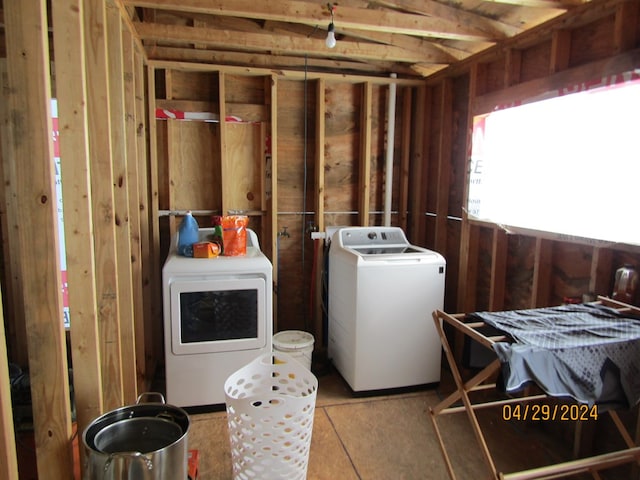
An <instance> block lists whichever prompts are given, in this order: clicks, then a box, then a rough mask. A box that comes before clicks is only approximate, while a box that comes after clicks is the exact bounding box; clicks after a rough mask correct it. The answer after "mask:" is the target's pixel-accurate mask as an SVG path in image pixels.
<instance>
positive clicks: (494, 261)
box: [489, 227, 508, 311]
mask: <svg viewBox="0 0 640 480" xmlns="http://www.w3.org/2000/svg"><path fill="white" fill-rule="evenodd" d="M507 247H508V241H507V234H506V233H505V231H504V230H502V229H501V228H498V227H496V228H494V229H493V239H492V242H491V280H490V282H491V283H490V285H489V310H491V311H498V310H502V309H503V307H504V292H505V284H506V273H507V256H508V255H507Z"/></svg>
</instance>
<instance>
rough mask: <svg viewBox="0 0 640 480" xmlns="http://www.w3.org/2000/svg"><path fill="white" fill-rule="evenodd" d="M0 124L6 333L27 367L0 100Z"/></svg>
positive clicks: (0, 72) (2, 70)
mask: <svg viewBox="0 0 640 480" xmlns="http://www.w3.org/2000/svg"><path fill="white" fill-rule="evenodd" d="M0 88H1V89H2V91H3V92H8V91H9V80H8V73H7V59H6V58H0ZM0 127H1V128H2V132H0V135H2V136H4V138H5V141H4V143H2V145H0V147H1V148H2V177H1V179H2V185H0V189H1V191H2V199H3V200H4V202H3V207H2V215H0V221H1V222H2V242H3V243H2V244H3V246H4V247H3V249H2V254H3V259H4V269H5V271H4V279H5V282H6V283H5V285H3V289H4V290H3V291H4V293H5V295H4V310H5V315H6V316H7V322H6V323H5V325H6V329H7V331H6V336H7V342H8V348H9V356H10V358H11V361H13V362H14V363H17V364H18V365H20V366H24V367H26V366H27V365H28V364H29V356H28V352H29V349H28V347H27V331H26V322H25V319H24V295H23V293H22V291H23V286H22V276H21V275H20V255H19V254H18V249H19V248H20V242H19V240H18V230H17V228H16V227H15V226H16V225H17V224H18V218H19V216H20V212H19V210H18V205H17V199H18V192H17V191H16V184H15V181H14V180H13V179H14V178H15V175H16V174H15V165H16V163H15V160H14V159H13V152H12V151H11V149H10V148H9V142H8V141H7V140H6V139H8V138H11V137H12V134H11V131H10V129H11V122H10V121H9V109H8V105H7V102H6V101H4V99H3V101H1V102H0Z"/></svg>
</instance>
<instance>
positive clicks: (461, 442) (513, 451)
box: [189, 364, 591, 480]
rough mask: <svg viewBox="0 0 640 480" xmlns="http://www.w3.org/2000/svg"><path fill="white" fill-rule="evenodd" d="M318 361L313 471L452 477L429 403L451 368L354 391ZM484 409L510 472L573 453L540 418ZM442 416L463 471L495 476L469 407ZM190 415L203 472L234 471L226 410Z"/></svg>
mask: <svg viewBox="0 0 640 480" xmlns="http://www.w3.org/2000/svg"><path fill="white" fill-rule="evenodd" d="M315 367H316V366H315V364H314V373H316V376H317V378H318V381H319V388H318V395H317V399H316V408H315V417H314V425H313V436H312V441H311V451H310V454H309V461H308V476H307V478H308V479H310V480H319V479H327V480H336V479H340V480H350V479H360V480H386V479H389V480H399V479H446V478H448V477H447V471H446V468H445V464H444V461H443V459H442V456H441V452H440V449H439V446H438V443H437V439H436V436H435V433H434V430H433V426H432V424H431V422H430V420H429V417H428V408H429V406H432V405H435V404H437V403H438V402H439V401H440V399H441V398H443V397H444V396H446V395H447V394H449V393H450V392H451V391H452V390H453V388H452V383H451V380H450V378H447V372H446V371H445V372H444V374H443V381H442V382H441V383H440V384H439V385H437V386H434V387H431V388H421V389H417V390H414V391H409V392H406V391H405V392H401V393H393V394H385V395H377V396H355V395H354V394H353V393H352V392H351V390H350V389H349V387H348V385H347V384H346V382H345V381H344V380H343V379H342V377H341V376H340V375H339V374H338V373H337V372H336V371H335V370H333V369H331V368H330V367H326V368H325V372H324V373H317V372H316V371H315V370H316V368H315ZM491 410H497V409H491ZM190 413H191V412H190ZM478 416H479V421H480V423H481V425H482V426H483V428H484V429H485V434H486V435H487V443H488V446H489V448H490V450H491V451H492V453H493V455H494V460H495V462H496V465H497V467H498V469H499V470H501V471H503V472H512V471H519V470H522V469H525V468H533V467H536V466H540V465H546V464H549V463H554V462H556V461H559V460H560V459H561V458H564V459H568V456H570V454H571V452H570V449H571V441H567V439H566V438H561V437H562V435H560V436H558V435H550V434H549V433H548V432H544V431H542V430H540V429H539V428H537V427H536V426H534V427H530V426H527V425H518V424H517V423H510V422H504V421H503V420H502V418H501V413H500V412H499V411H498V412H496V413H490V412H489V411H488V410H481V411H479V414H478ZM440 418H442V420H439V423H438V424H439V425H440V426H441V429H442V430H443V436H444V437H445V442H446V443H447V445H448V447H449V448H450V449H451V452H452V455H451V456H452V463H453V467H454V470H455V471H456V474H457V475H458V478H459V479H462V480H467V479H474V480H475V479H482V478H490V477H489V473H488V470H487V469H486V467H485V465H484V463H483V460H482V458H481V456H480V453H479V451H478V449H477V447H476V445H477V444H476V443H475V438H474V436H473V432H472V430H471V428H470V427H469V426H468V422H467V418H466V415H465V414H464V413H462V414H455V415H447V416H446V417H440ZM191 419H192V423H191V430H190V432H189V448H194V449H198V450H199V452H200V463H199V467H200V468H199V477H198V478H199V480H228V479H231V478H232V466H231V453H230V449H229V440H228V430H227V418H226V413H225V412H224V411H216V412H210V413H193V414H192V415H191ZM569 435H570V433H569ZM574 478H591V477H590V476H588V477H574Z"/></svg>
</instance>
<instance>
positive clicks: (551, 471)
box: [429, 297, 640, 480]
mask: <svg viewBox="0 0 640 480" xmlns="http://www.w3.org/2000/svg"><path fill="white" fill-rule="evenodd" d="M598 302H599V303H601V304H603V305H606V306H609V307H613V308H615V309H617V310H619V311H628V312H633V313H634V314H640V308H637V307H634V306H631V305H627V304H624V303H620V302H617V301H615V300H611V299H609V298H607V297H598ZM465 317H466V315H465V314H448V313H445V312H443V311H440V310H436V311H435V312H433V319H434V321H435V324H436V329H437V330H438V334H439V335H440V339H441V341H442V346H443V349H444V353H445V356H446V358H447V362H448V363H449V367H450V368H451V373H452V375H453V379H454V380H455V383H456V390H455V391H454V392H453V393H451V394H450V395H449V396H448V397H447V398H445V399H444V400H442V401H441V402H440V403H439V404H438V405H436V406H435V407H431V408H430V409H429V417H430V418H431V422H432V423H433V428H434V430H435V432H436V435H437V437H438V442H439V444H440V449H441V451H442V455H443V457H444V461H445V463H446V468H447V471H448V472H449V476H450V478H451V479H452V480H455V479H456V475H455V473H454V470H453V465H452V463H451V459H450V458H449V455H448V453H447V448H446V446H445V444H444V441H443V438H442V434H441V432H440V428H439V427H438V422H437V417H439V416H440V415H445V414H451V413H459V412H463V411H464V412H466V413H467V416H468V417H469V422H470V424H471V427H472V429H473V433H474V435H475V438H476V440H477V442H478V444H479V446H480V451H481V453H482V457H483V459H484V462H485V464H486V466H487V468H488V469H489V471H490V472H491V475H492V476H491V478H494V479H512V480H516V479H517V480H528V479H551V478H564V477H567V476H571V475H577V474H579V473H591V475H592V476H593V478H595V479H600V478H601V477H600V475H599V474H598V471H600V470H604V469H607V468H612V467H615V466H618V465H622V464H626V463H631V462H636V463H637V465H640V415H639V416H638V421H637V425H636V432H635V439H634V438H632V436H631V434H630V433H629V431H628V430H627V428H626V427H625V425H624V424H623V422H622V421H621V420H620V417H619V416H618V414H617V413H616V412H615V411H614V410H609V411H607V413H608V414H609V416H610V417H611V419H612V420H613V422H614V424H615V426H616V428H617V430H618V431H619V432H620V435H621V436H622V438H623V441H624V443H625V444H626V448H624V449H622V450H618V451H615V452H610V453H605V454H600V455H595V456H590V457H585V458H581V459H576V460H571V461H566V462H562V463H556V464H552V465H547V466H542V467H539V468H533V469H529V470H522V471H519V472H513V473H502V472H499V471H498V469H497V468H496V465H495V463H494V461H493V458H492V456H491V452H490V451H489V448H488V446H487V442H486V441H485V438H484V435H483V434H482V430H481V427H480V424H479V423H478V419H477V417H476V414H475V410H478V409H482V408H489V407H496V406H502V405H506V404H514V403H516V404H517V403H522V404H526V402H532V401H536V400H542V399H545V398H548V397H549V396H548V395H546V394H526V393H525V394H524V395H523V396H518V397H510V398H505V399H502V400H496V401H487V402H476V403H473V402H472V401H471V398H470V395H469V394H470V393H471V392H478V391H482V390H485V391H486V390H488V389H494V388H495V387H496V385H495V383H486V382H488V381H490V380H491V379H492V378H495V375H496V374H497V373H498V371H499V370H500V361H499V359H498V358H497V357H496V359H495V360H494V361H492V362H491V363H490V364H489V365H487V366H486V367H484V368H483V369H482V370H481V371H480V372H478V373H477V374H476V375H474V376H473V377H472V378H470V379H469V380H467V381H464V380H463V378H462V375H461V374H460V370H459V369H458V366H457V364H456V360H455V357H454V355H453V351H452V349H451V346H450V344H449V341H448V340H447V337H446V335H445V332H444V328H443V324H444V323H447V324H449V325H451V326H452V327H453V328H455V331H456V332H460V333H462V334H463V335H467V336H469V337H470V338H472V339H473V340H476V341H477V342H478V343H480V344H481V345H483V346H484V347H486V348H488V349H489V350H491V351H493V347H492V345H493V344H494V343H495V342H499V341H506V340H507V337H504V336H496V337H491V336H486V335H484V334H482V333H480V332H479V331H478V329H479V328H482V327H484V326H486V324H485V323H484V322H482V321H477V322H476V321H473V322H465V321H464V319H465ZM459 401H462V405H456V406H453V405H454V403H457V402H459ZM637 472H638V468H637V466H634V475H635V477H634V478H640V477H638V473H637Z"/></svg>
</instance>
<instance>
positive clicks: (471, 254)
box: [456, 64, 480, 312]
mask: <svg viewBox="0 0 640 480" xmlns="http://www.w3.org/2000/svg"><path fill="white" fill-rule="evenodd" d="M479 77H480V69H479V66H478V64H474V65H473V66H472V67H471V69H470V71H469V108H468V110H467V148H466V152H467V168H466V169H465V171H464V176H463V182H464V183H463V194H462V209H461V210H462V211H461V214H462V225H461V228H460V264H459V265H458V275H457V277H458V285H457V299H456V305H457V309H456V310H457V311H458V312H472V311H474V310H475V301H474V300H473V299H475V284H476V276H477V272H478V269H477V263H478V257H477V255H478V227H477V226H475V225H473V224H471V222H469V215H468V213H467V208H466V205H467V200H468V197H469V173H470V170H471V168H473V165H472V164H471V135H470V133H471V131H472V128H473V113H472V109H471V104H472V102H473V99H475V98H476V93H477V91H478V83H479V81H480V80H479ZM470 247H472V248H470Z"/></svg>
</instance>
